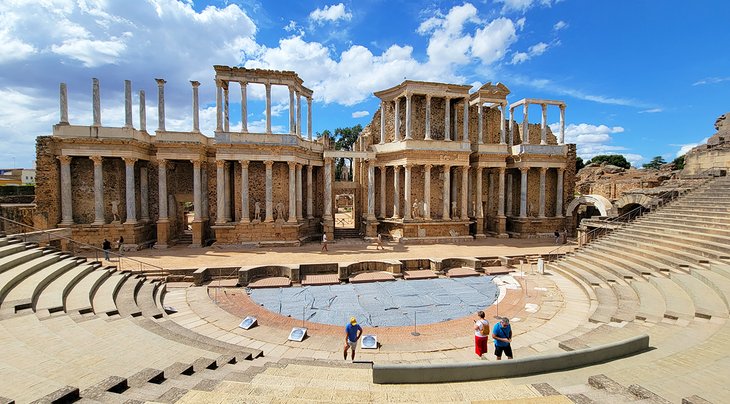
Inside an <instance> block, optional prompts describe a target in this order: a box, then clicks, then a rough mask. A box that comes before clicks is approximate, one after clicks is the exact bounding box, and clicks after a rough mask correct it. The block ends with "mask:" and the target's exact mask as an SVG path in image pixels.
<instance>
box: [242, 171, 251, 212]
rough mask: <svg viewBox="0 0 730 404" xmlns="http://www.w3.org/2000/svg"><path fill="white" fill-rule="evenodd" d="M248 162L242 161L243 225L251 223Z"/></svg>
mask: <svg viewBox="0 0 730 404" xmlns="http://www.w3.org/2000/svg"><path fill="white" fill-rule="evenodd" d="M248 192H249V191H248V160H241V223H249V222H250V221H251V220H250V218H249V196H248Z"/></svg>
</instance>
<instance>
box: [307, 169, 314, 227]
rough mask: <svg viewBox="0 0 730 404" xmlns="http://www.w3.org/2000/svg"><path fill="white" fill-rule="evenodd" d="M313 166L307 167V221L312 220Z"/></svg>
mask: <svg viewBox="0 0 730 404" xmlns="http://www.w3.org/2000/svg"><path fill="white" fill-rule="evenodd" d="M313 171H314V166H313V165H308V166H307V219H314V198H313V197H312V196H313V195H314V189H312V176H313Z"/></svg>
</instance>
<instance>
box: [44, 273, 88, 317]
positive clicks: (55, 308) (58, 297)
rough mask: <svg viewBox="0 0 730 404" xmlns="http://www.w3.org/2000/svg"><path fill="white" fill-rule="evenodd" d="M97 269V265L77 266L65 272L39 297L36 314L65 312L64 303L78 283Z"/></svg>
mask: <svg viewBox="0 0 730 404" xmlns="http://www.w3.org/2000/svg"><path fill="white" fill-rule="evenodd" d="M94 269H96V264H83V265H77V266H75V267H72V268H70V269H69V270H68V271H66V272H64V273H63V275H61V276H59V277H58V278H56V279H55V280H54V281H53V282H51V283H50V284H49V285H48V286H47V287H46V288H45V289H44V290H43V291H42V292H41V294H40V295H39V296H38V301H37V302H36V304H35V310H36V312H43V311H44V310H45V311H47V312H48V314H50V313H53V312H59V311H62V310H63V306H64V304H63V302H64V300H65V299H66V296H68V294H69V292H70V291H71V290H72V289H73V287H74V286H75V285H76V283H77V282H79V281H80V280H81V279H83V278H84V277H85V276H86V275H87V274H89V273H90V272H92V271H93V270H94Z"/></svg>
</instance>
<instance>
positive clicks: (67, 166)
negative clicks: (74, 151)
mask: <svg viewBox="0 0 730 404" xmlns="http://www.w3.org/2000/svg"><path fill="white" fill-rule="evenodd" d="M57 158H58V161H59V162H60V163H61V223H60V224H62V225H72V224H74V218H73V199H72V197H71V189H72V184H71V156H58V157H57Z"/></svg>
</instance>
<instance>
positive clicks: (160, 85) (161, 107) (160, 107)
mask: <svg viewBox="0 0 730 404" xmlns="http://www.w3.org/2000/svg"><path fill="white" fill-rule="evenodd" d="M155 81H156V82H157V130H158V131H160V132H164V131H165V83H166V81H165V80H163V79H155Z"/></svg>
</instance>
